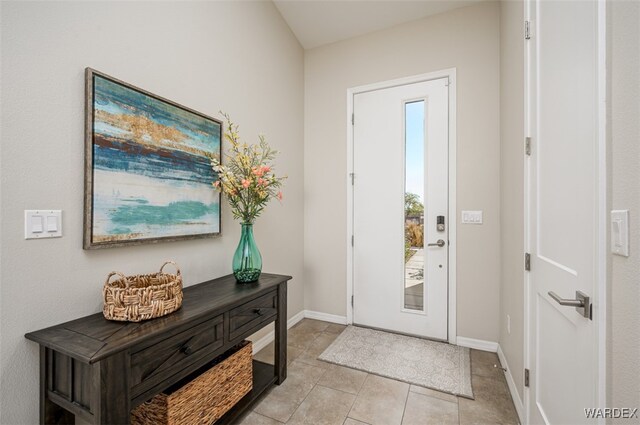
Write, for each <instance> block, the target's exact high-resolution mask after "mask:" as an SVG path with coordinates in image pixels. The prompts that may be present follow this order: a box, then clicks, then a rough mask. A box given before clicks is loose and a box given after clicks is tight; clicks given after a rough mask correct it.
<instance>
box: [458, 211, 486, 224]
mask: <svg viewBox="0 0 640 425" xmlns="http://www.w3.org/2000/svg"><path fill="white" fill-rule="evenodd" d="M462 224H482V211H462Z"/></svg>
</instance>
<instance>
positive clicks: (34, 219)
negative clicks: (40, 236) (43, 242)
mask: <svg viewBox="0 0 640 425" xmlns="http://www.w3.org/2000/svg"><path fill="white" fill-rule="evenodd" d="M42 230H43V229H42V216H41V215H32V216H31V232H32V233H42Z"/></svg>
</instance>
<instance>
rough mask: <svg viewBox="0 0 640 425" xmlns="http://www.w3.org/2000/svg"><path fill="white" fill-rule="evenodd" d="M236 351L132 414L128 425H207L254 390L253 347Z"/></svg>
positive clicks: (247, 345)
mask: <svg viewBox="0 0 640 425" xmlns="http://www.w3.org/2000/svg"><path fill="white" fill-rule="evenodd" d="M240 347H241V348H239V349H238V350H237V351H235V352H233V354H231V355H229V356H228V357H226V358H225V359H224V360H222V361H221V362H220V363H218V364H216V365H215V366H213V367H212V368H211V369H209V370H207V371H206V372H204V373H202V374H200V375H198V376H197V377H195V378H193V379H192V380H191V381H188V383H186V384H184V385H182V386H180V384H178V385H177V387H178V388H176V389H174V390H169V391H167V392H166V393H161V394H158V395H156V396H155V397H153V398H152V399H151V400H149V401H147V402H145V403H142V404H141V405H140V406H138V407H136V408H135V409H133V410H132V411H131V425H196V424H197V425H210V424H212V423H213V422H215V421H217V420H218V419H220V418H221V417H222V416H223V415H224V414H225V413H227V411H229V409H231V408H232V407H233V406H234V405H235V404H236V403H237V402H238V401H239V400H240V399H241V398H242V397H244V396H245V395H246V394H247V393H248V392H249V391H251V389H252V388H253V363H252V355H251V354H252V353H251V351H252V346H251V342H250V341H244V342H243V343H242V344H241V346H240Z"/></svg>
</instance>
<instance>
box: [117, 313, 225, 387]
mask: <svg viewBox="0 0 640 425" xmlns="http://www.w3.org/2000/svg"><path fill="white" fill-rule="evenodd" d="M223 323H224V320H223V316H222V315H220V316H216V317H215V318H213V319H210V320H207V321H205V322H203V323H200V324H199V325H196V326H194V327H193V328H190V329H187V330H186V331H183V332H180V333H179V334H177V335H174V336H172V337H169V338H167V339H165V340H163V341H160V342H159V343H157V344H154V345H152V346H150V347H145V348H143V349H141V350H139V351H135V348H134V349H133V350H132V351H134V352H132V354H131V376H130V381H129V382H130V385H131V388H132V393H133V395H134V396H136V395H138V394H141V393H142V392H144V391H146V390H148V389H149V388H152V387H153V386H154V385H157V384H158V383H161V382H163V383H165V384H167V383H168V381H170V380H171V379H170V378H171V377H173V376H174V375H176V374H177V373H179V372H180V371H183V370H184V369H186V368H188V367H190V366H192V365H194V364H195V363H198V362H200V361H206V359H208V358H209V355H210V354H211V353H212V352H214V351H215V350H217V349H219V348H221V347H222V346H223V344H224V334H223V329H224V326H223Z"/></svg>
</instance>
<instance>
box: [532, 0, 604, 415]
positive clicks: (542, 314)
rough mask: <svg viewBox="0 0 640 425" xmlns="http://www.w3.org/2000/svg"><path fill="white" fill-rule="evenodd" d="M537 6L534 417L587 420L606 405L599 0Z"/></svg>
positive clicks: (534, 34)
mask: <svg viewBox="0 0 640 425" xmlns="http://www.w3.org/2000/svg"><path fill="white" fill-rule="evenodd" d="M528 9H529V14H530V19H529V20H530V22H531V24H530V25H531V32H530V37H531V38H530V40H529V41H528V42H527V43H528V51H529V53H528V72H529V92H528V102H527V107H528V122H529V135H530V136H531V156H530V157H529V159H528V167H527V168H528V170H529V171H528V178H527V187H528V194H529V195H528V208H527V210H528V215H529V217H528V240H529V247H528V248H529V252H530V255H531V271H530V273H529V285H530V286H529V295H528V296H529V308H528V311H529V317H528V322H529V329H528V332H529V350H528V355H529V358H528V361H527V364H528V365H529V369H530V374H529V375H530V387H529V391H528V412H529V421H528V422H529V423H532V424H542V423H546V424H578V423H587V422H591V420H590V419H587V418H586V417H585V409H586V408H594V407H598V404H597V391H598V390H597V387H598V380H597V376H598V360H597V350H596V348H597V327H596V322H595V320H597V307H598V304H597V302H596V303H595V304H593V308H592V305H591V303H592V302H593V301H594V297H597V295H598V290H597V288H598V286H597V275H598V261H597V258H598V246H599V241H598V229H599V227H600V225H599V223H600V220H601V217H599V213H598V211H599V209H598V205H599V203H600V202H602V200H601V199H599V190H598V182H599V180H598V178H599V166H598V162H599V161H598V158H599V154H598V147H599V136H598V134H599V130H600V129H599V122H600V120H599V93H598V87H599V81H600V80H599V69H600V68H599V67H598V63H599V60H598V49H599V44H598V2H597V1H596V0H590V1H577V2H564V1H541V0H529V1H528ZM584 297H588V298H589V301H587V300H586V299H585V298H584ZM596 301H597V300H596ZM580 304H583V305H584V307H583V308H580ZM576 306H578V308H576ZM600 407H604V406H600Z"/></svg>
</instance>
